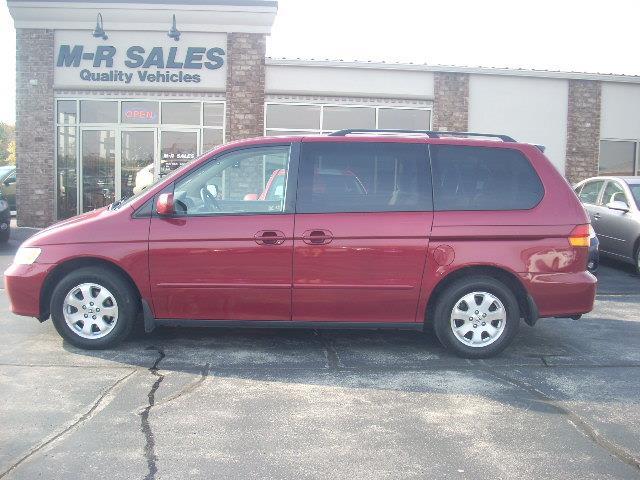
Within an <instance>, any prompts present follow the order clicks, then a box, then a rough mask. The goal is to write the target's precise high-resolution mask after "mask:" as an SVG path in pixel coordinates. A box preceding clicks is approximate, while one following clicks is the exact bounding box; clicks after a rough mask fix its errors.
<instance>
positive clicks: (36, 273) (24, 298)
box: [4, 263, 54, 320]
mask: <svg viewBox="0 0 640 480" xmlns="http://www.w3.org/2000/svg"><path fill="white" fill-rule="evenodd" d="M53 267H54V265H48V264H42V263H34V264H32V265H15V264H12V265H11V266H10V267H9V268H8V269H7V270H6V271H5V272H4V285H5V289H6V290H7V294H8V295H9V300H10V301H11V311H12V312H13V313H15V314H16V315H25V316H27V317H36V318H39V319H41V320H43V319H42V318H41V312H40V292H41V290H42V286H43V284H44V281H45V279H46V278H47V275H48V274H49V272H50V271H51V269H53Z"/></svg>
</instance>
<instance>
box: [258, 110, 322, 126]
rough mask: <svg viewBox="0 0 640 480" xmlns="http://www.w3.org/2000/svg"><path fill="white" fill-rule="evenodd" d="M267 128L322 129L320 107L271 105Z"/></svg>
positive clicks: (268, 111) (268, 112)
mask: <svg viewBox="0 0 640 480" xmlns="http://www.w3.org/2000/svg"><path fill="white" fill-rule="evenodd" d="M267 128H300V129H305V130H318V129H319V128H320V105H269V106H268V108H267Z"/></svg>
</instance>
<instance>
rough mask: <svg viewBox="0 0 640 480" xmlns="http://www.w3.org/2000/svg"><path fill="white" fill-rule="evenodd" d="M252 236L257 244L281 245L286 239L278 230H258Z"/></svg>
mask: <svg viewBox="0 0 640 480" xmlns="http://www.w3.org/2000/svg"><path fill="white" fill-rule="evenodd" d="M253 238H254V240H255V242H256V243H257V244H258V245H282V244H283V243H284V241H285V240H286V239H287V237H285V235H284V233H282V232H281V231H280V230H260V231H259V232H257V233H256V234H255V235H254V236H253Z"/></svg>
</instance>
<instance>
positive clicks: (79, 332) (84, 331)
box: [51, 267, 138, 349]
mask: <svg viewBox="0 0 640 480" xmlns="http://www.w3.org/2000/svg"><path fill="white" fill-rule="evenodd" d="M137 305H138V302H137V301H136V296H135V293H134V292H133V289H132V288H131V286H130V285H129V282H127V281H126V280H125V279H124V278H122V276H121V275H119V274H118V273H116V272H113V271H111V270H109V269H105V268H98V267H85V268H80V269H78V270H76V271H73V272H71V273H69V274H67V275H66V276H65V277H63V278H62V280H60V282H58V284H57V285H56V287H55V288H54V290H53V293H52V295H51V318H52V319H53V324H54V326H55V327H56V330H57V331H58V333H59V334H60V335H61V336H62V337H63V338H64V339H66V340H67V341H68V342H69V343H71V344H72V345H74V346H76V347H79V348H84V349H102V348H110V347H112V346H114V345H116V344H118V343H120V342H121V341H122V340H124V339H125V338H127V337H128V336H129V334H130V333H131V329H132V327H133V324H134V321H135V319H136V314H137V310H138V306H137Z"/></svg>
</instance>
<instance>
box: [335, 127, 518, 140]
mask: <svg viewBox="0 0 640 480" xmlns="http://www.w3.org/2000/svg"><path fill="white" fill-rule="evenodd" d="M353 133H396V134H402V133H411V134H419V135H426V136H428V137H429V138H440V137H488V138H499V139H500V140H502V141H503V142H515V140H514V139H513V138H511V137H510V136H508V135H494V134H491V133H475V132H435V131H432V130H395V129H375V128H347V129H345V130H338V131H337V132H333V133H330V134H329V136H330V137H346V136H347V135H351V134H353Z"/></svg>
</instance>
